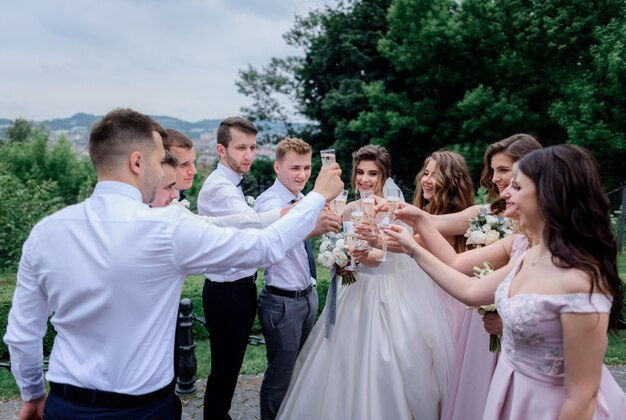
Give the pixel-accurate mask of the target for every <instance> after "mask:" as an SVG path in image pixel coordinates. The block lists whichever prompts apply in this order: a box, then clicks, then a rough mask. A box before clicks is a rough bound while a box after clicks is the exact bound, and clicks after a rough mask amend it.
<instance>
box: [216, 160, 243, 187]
mask: <svg viewBox="0 0 626 420" xmlns="http://www.w3.org/2000/svg"><path fill="white" fill-rule="evenodd" d="M215 170H216V171H218V172H219V173H220V174H221V175H222V176H223V177H224V178H226V179H228V180H229V181H230V182H232V183H233V184H234V185H238V184H239V181H241V177H242V175H241V174H239V173H237V172H235V171H233V170H232V169H230V168H229V167H228V166H226V165H222V164H221V163H218V164H217V168H215Z"/></svg>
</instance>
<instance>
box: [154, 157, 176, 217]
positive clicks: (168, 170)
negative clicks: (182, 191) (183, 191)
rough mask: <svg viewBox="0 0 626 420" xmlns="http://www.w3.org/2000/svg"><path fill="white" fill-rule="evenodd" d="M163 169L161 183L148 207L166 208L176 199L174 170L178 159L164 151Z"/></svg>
mask: <svg viewBox="0 0 626 420" xmlns="http://www.w3.org/2000/svg"><path fill="white" fill-rule="evenodd" d="M161 166H162V167H163V181H161V185H160V186H159V188H157V191H156V193H155V194H154V200H152V201H151V202H150V204H149V205H150V207H154V208H158V207H167V206H169V205H170V203H171V202H172V201H174V200H175V199H176V198H178V190H177V189H176V168H177V167H178V159H176V156H174V155H173V154H171V153H170V152H168V151H167V150H165V158H164V159H163V162H162V163H161Z"/></svg>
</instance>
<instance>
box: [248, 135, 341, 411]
mask: <svg viewBox="0 0 626 420" xmlns="http://www.w3.org/2000/svg"><path fill="white" fill-rule="evenodd" d="M311 154H312V150H311V146H310V145H309V144H308V143H306V142H305V141H304V140H302V139H298V138H287V139H284V140H282V141H281V142H279V143H278V144H277V145H276V160H275V162H274V170H275V171H276V181H275V182H274V185H272V186H271V187H270V188H269V189H267V190H266V191H265V192H264V193H263V194H261V195H260V196H259V197H258V198H257V200H256V202H255V205H254V208H255V209H256V210H257V211H260V212H263V211H268V210H271V209H280V208H283V207H285V206H288V205H290V204H292V203H294V202H298V201H300V200H301V199H302V198H303V197H304V196H303V195H302V193H301V191H302V190H303V189H304V187H305V186H306V183H307V181H308V180H309V177H310V176H311ZM320 219H324V220H325V223H320ZM320 219H318V229H315V231H313V232H311V233H310V234H309V237H312V236H317V235H321V234H323V233H326V232H328V231H333V232H338V231H339V228H340V226H341V218H340V217H339V216H337V215H336V214H335V213H333V212H332V211H330V210H329V209H324V210H322V214H321V215H320ZM315 278H316V272H315V260H314V258H313V250H312V248H311V241H310V239H308V238H307V240H306V241H304V242H303V243H302V244H300V245H299V246H296V247H294V248H293V249H291V250H290V251H289V252H287V255H285V258H284V259H283V260H281V261H279V262H278V263H276V264H272V265H270V266H268V267H266V269H265V288H264V289H263V290H262V291H261V294H260V296H259V299H258V307H259V320H260V322H261V326H262V328H263V336H264V337H265V344H266V351H267V370H266V371H265V375H264V377H263V383H262V384H261V401H260V402H261V419H263V420H273V419H274V418H275V417H276V414H277V413H278V409H279V408H280V404H281V402H282V400H283V398H284V396H285V393H286V392H287V387H288V386H289V379H290V378H291V373H292V372H293V368H294V365H295V363H296V358H297V357H298V353H299V352H300V349H301V348H302V346H303V344H304V342H305V341H306V339H307V337H308V336H309V333H310V332H311V329H312V328H313V325H314V324H315V317H316V315H317V306H318V300H317V291H316V288H315Z"/></svg>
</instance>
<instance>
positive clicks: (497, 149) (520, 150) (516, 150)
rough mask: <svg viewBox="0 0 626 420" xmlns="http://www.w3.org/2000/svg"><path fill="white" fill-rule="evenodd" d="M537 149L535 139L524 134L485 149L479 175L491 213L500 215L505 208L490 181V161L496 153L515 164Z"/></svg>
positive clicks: (491, 177)
mask: <svg viewBox="0 0 626 420" xmlns="http://www.w3.org/2000/svg"><path fill="white" fill-rule="evenodd" d="M537 149H541V144H540V143H539V142H538V141H537V139H535V138H534V137H533V136H531V135H530V134H524V133H520V134H514V135H512V136H511V137H507V138H505V139H503V140H500V141H498V142H495V143H492V144H491V145H490V146H489V147H487V150H486V151H485V155H484V158H483V172H482V174H481V175H480V185H482V186H483V187H485V189H486V190H487V199H488V200H489V201H491V202H492V203H491V213H493V214H496V213H500V212H502V211H504V209H505V207H506V203H505V200H504V199H501V198H500V192H499V191H498V187H497V186H496V185H495V184H494V183H493V181H492V179H493V169H491V159H493V157H494V155H497V154H498V153H504V154H505V155H507V156H508V157H510V158H511V160H512V161H513V163H515V162H517V161H518V160H520V159H521V158H522V157H524V156H526V155H527V154H528V153H530V152H532V151H533V150H537Z"/></svg>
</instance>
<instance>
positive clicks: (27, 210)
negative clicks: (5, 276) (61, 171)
mask: <svg viewBox="0 0 626 420" xmlns="http://www.w3.org/2000/svg"><path fill="white" fill-rule="evenodd" d="M56 189H57V186H56V183H55V182H53V181H43V182H39V181H36V180H28V181H26V182H25V183H24V182H22V181H21V180H20V179H18V178H17V177H16V176H13V175H1V176H0V195H2V197H3V199H2V201H3V203H2V206H0V226H2V229H0V270H7V269H15V268H16V267H17V264H18V262H19V260H20V256H21V255H22V244H23V243H24V241H25V240H26V238H27V237H28V235H29V233H30V231H31V229H32V228H33V226H34V225H35V223H37V222H38V221H39V220H41V219H42V218H43V217H44V216H47V215H48V214H50V213H52V212H54V211H56V210H58V209H60V208H61V207H63V200H62V199H61V198H60V197H59V196H57V192H56Z"/></svg>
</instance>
